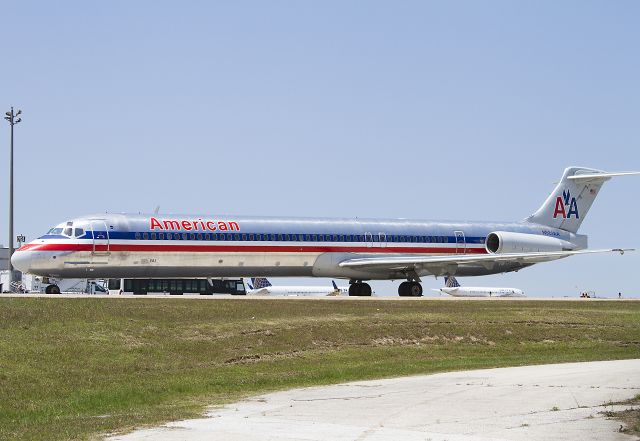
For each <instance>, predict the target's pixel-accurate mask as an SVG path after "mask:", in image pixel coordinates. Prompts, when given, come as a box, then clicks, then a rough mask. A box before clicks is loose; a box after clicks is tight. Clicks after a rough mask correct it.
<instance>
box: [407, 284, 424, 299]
mask: <svg viewBox="0 0 640 441" xmlns="http://www.w3.org/2000/svg"><path fill="white" fill-rule="evenodd" d="M409 295H410V296H411V297H422V285H420V284H419V283H418V282H412V283H411V284H410V285H409Z"/></svg>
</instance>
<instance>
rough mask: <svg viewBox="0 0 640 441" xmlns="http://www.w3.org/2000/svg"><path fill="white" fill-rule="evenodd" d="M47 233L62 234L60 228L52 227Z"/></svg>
mask: <svg viewBox="0 0 640 441" xmlns="http://www.w3.org/2000/svg"><path fill="white" fill-rule="evenodd" d="M47 234H62V228H56V227H54V228H52V229H50V230H49V232H48V233H47Z"/></svg>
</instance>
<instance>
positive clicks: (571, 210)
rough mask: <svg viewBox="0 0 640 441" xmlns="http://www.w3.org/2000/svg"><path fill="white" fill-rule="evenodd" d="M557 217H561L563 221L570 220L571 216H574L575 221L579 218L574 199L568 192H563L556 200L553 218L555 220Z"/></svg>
mask: <svg viewBox="0 0 640 441" xmlns="http://www.w3.org/2000/svg"><path fill="white" fill-rule="evenodd" d="M558 216H562V218H563V219H571V216H575V218H576V219H579V218H580V216H579V215H578V204H577V203H576V198H575V197H571V192H570V191H569V190H564V191H563V192H562V196H558V197H557V198H556V209H555V210H554V211H553V218H554V219H555V218H557V217H558Z"/></svg>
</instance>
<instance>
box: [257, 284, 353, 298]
mask: <svg viewBox="0 0 640 441" xmlns="http://www.w3.org/2000/svg"><path fill="white" fill-rule="evenodd" d="M348 293H349V287H347V286H342V287H340V286H339V287H338V289H337V290H336V289H334V288H333V286H305V285H300V286H294V285H289V286H284V285H283V286H267V287H264V288H256V289H253V290H249V291H247V294H249V295H276V296H300V297H304V296H334V295H347V294H348Z"/></svg>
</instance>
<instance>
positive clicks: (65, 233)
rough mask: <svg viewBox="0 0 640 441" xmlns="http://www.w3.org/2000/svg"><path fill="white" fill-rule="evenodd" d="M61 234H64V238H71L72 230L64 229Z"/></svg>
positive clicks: (69, 228)
mask: <svg viewBox="0 0 640 441" xmlns="http://www.w3.org/2000/svg"><path fill="white" fill-rule="evenodd" d="M62 234H64V235H65V236H73V228H71V227H67V228H65V229H64V231H63V232H62Z"/></svg>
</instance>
